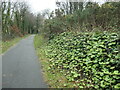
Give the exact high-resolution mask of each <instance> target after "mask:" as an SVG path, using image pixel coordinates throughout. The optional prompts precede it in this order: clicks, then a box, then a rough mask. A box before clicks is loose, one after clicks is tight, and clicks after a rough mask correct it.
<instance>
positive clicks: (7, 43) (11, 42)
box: [0, 35, 28, 54]
mask: <svg viewBox="0 0 120 90" xmlns="http://www.w3.org/2000/svg"><path fill="white" fill-rule="evenodd" d="M27 36H28V35H26V36H24V37H17V38H14V39H12V40H9V41H2V42H0V47H1V51H0V54H2V53H4V52H5V51H7V50H8V49H9V48H10V47H11V46H13V45H15V44H16V43H17V42H19V41H20V40H21V39H23V38H25V37H27Z"/></svg>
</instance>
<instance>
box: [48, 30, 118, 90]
mask: <svg viewBox="0 0 120 90" xmlns="http://www.w3.org/2000/svg"><path fill="white" fill-rule="evenodd" d="M118 39H119V38H118V34H117V33H107V32H103V33H93V34H91V33H77V34H75V33H72V32H64V33H62V34H60V35H58V36H56V37H54V38H53V39H51V40H50V41H49V43H48V45H47V49H48V50H47V51H46V55H47V57H48V58H49V62H50V64H51V65H50V67H49V70H52V69H55V68H58V69H59V70H60V71H61V72H64V73H65V75H66V78H67V79H68V80H69V81H77V82H80V83H77V84H74V85H76V86H77V87H79V88H96V89H97V88H104V89H106V88H107V89H110V88H120V55H119V50H118V46H120V43H119V42H118Z"/></svg>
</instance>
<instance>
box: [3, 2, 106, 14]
mask: <svg viewBox="0 0 120 90" xmlns="http://www.w3.org/2000/svg"><path fill="white" fill-rule="evenodd" d="M5 1H8V0H5ZM11 1H20V2H22V1H26V2H27V3H28V5H29V6H30V8H31V11H32V12H33V13H39V12H41V11H43V10H44V9H50V10H51V11H52V10H54V9H55V8H57V7H56V4H55V2H56V1H65V0H11ZM71 1H77V0H71ZM79 1H84V0H79ZM86 1H89V0H86ZM91 1H97V2H99V3H103V2H104V1H105V0H91Z"/></svg>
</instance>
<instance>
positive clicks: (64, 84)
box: [34, 35, 73, 88]
mask: <svg viewBox="0 0 120 90" xmlns="http://www.w3.org/2000/svg"><path fill="white" fill-rule="evenodd" d="M46 42H47V39H45V38H44V37H43V36H42V35H36V36H35V38H34V46H35V49H36V52H37V55H38V57H39V60H40V64H41V67H42V70H43V76H44V80H45V82H47V84H48V85H49V87H50V88H72V87H73V83H71V82H68V81H67V79H66V78H65V76H64V74H63V73H62V72H59V70H58V69H55V70H54V71H52V72H51V71H50V70H49V66H50V62H49V61H48V58H46V55H45V51H46Z"/></svg>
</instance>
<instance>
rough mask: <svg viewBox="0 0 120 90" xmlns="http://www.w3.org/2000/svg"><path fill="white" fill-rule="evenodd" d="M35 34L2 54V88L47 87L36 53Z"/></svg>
mask: <svg viewBox="0 0 120 90" xmlns="http://www.w3.org/2000/svg"><path fill="white" fill-rule="evenodd" d="M33 39H34V35H32V36H29V37H27V38H26V39H23V40H21V41H20V42H19V43H18V44H17V45H16V46H14V47H12V48H11V49H10V50H8V51H7V52H6V53H5V54H4V55H3V56H2V74H3V75H2V88H47V85H46V84H45V83H44V81H43V78H42V72H41V70H40V64H39V61H38V58H37V56H36V54H35V49H34V44H33Z"/></svg>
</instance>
